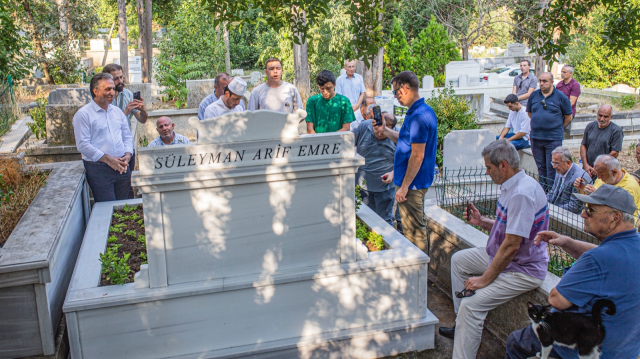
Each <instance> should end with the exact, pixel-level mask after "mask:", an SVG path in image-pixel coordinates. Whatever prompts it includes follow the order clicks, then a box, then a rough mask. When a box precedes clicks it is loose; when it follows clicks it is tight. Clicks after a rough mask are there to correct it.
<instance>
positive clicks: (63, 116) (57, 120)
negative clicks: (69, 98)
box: [46, 104, 84, 146]
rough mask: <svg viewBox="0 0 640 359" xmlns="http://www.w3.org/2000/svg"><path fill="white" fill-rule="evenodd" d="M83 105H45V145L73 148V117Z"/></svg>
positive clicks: (74, 141)
mask: <svg viewBox="0 0 640 359" xmlns="http://www.w3.org/2000/svg"><path fill="white" fill-rule="evenodd" d="M82 106H84V104H76V105H71V104H69V105H47V106H46V122H47V145H48V146H75V144H76V140H75V136H74V133H73V116H74V115H75V114H76V112H78V110H79V109H80V108H81V107H82Z"/></svg>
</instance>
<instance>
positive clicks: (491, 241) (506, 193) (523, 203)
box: [439, 140, 549, 359]
mask: <svg viewBox="0 0 640 359" xmlns="http://www.w3.org/2000/svg"><path fill="white" fill-rule="evenodd" d="M482 156H483V157H484V162H485V166H486V167H487V174H488V175H489V176H490V177H491V179H492V180H493V182H494V183H495V184H498V185H500V197H499V198H498V202H497V205H496V219H495V220H494V219H489V218H484V217H482V216H481V215H480V212H479V211H478V210H477V209H476V208H475V207H474V206H473V204H471V203H470V204H469V205H468V207H467V210H466V211H465V212H464V217H465V219H466V220H467V222H469V224H472V225H474V226H478V227H481V228H482V229H484V230H485V231H490V234H489V238H488V240H487V244H486V247H484V248H483V247H475V248H470V249H464V250H461V251H458V252H457V253H455V254H454V255H453V257H452V258H451V290H452V292H453V294H454V295H453V307H454V310H455V311H456V314H457V317H456V325H455V326H454V327H453V328H444V327H441V328H440V329H439V332H440V334H441V335H443V336H445V337H448V338H453V339H454V342H453V355H452V357H453V358H456V359H461V358H475V357H476V352H477V351H478V347H479V346H480V338H481V337H482V326H483V323H484V319H485V318H486V316H487V313H488V312H489V311H490V310H491V309H494V308H496V307H497V306H499V305H500V304H502V303H505V302H507V301H509V300H511V299H512V298H514V297H516V296H518V295H520V294H522V293H525V292H528V291H530V290H532V289H535V288H537V287H539V286H540V284H542V281H543V280H544V279H545V277H546V275H547V264H548V262H549V255H548V254H547V247H546V245H545V244H544V243H541V244H539V245H535V243H534V239H535V237H536V235H537V234H538V232H540V231H546V230H547V229H548V228H549V209H548V207H547V197H546V196H545V193H544V191H543V190H542V187H541V186H540V184H539V183H538V182H537V181H536V180H535V179H533V178H531V177H529V176H527V175H526V174H525V173H524V171H523V170H521V169H520V158H519V156H518V151H517V150H516V148H515V147H514V146H513V144H511V143H509V142H508V141H505V140H498V141H496V142H493V143H491V144H490V145H488V146H487V147H485V148H484V149H483V150H482Z"/></svg>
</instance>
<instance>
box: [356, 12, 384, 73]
mask: <svg viewBox="0 0 640 359" xmlns="http://www.w3.org/2000/svg"><path fill="white" fill-rule="evenodd" d="M387 2H388V0H387ZM347 3H348V4H349V5H348V7H347V12H346V13H347V15H349V16H351V26H350V30H351V33H352V34H353V36H352V37H351V47H352V48H353V49H354V50H355V53H356V54H357V55H358V57H362V60H363V61H364V63H365V65H366V66H367V67H369V66H370V62H371V61H372V60H373V56H375V55H376V54H377V53H378V48H379V47H380V46H383V44H384V37H385V36H384V35H385V34H384V27H383V24H382V23H381V22H380V19H381V17H382V15H383V14H384V12H385V10H384V4H385V1H384V0H369V1H366V2H362V1H349V2H347Z"/></svg>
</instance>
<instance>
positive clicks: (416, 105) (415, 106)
mask: <svg viewBox="0 0 640 359" xmlns="http://www.w3.org/2000/svg"><path fill="white" fill-rule="evenodd" d="M422 104H424V97H420V99H419V100H418V101H416V102H414V103H413V105H411V107H409V109H408V110H407V115H410V114H412V113H413V111H415V110H417V109H418V107H420V105H422Z"/></svg>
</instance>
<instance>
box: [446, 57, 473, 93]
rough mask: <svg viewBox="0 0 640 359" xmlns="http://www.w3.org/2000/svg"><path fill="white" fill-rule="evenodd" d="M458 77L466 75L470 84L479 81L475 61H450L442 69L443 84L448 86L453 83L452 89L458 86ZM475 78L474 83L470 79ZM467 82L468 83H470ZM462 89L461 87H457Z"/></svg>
mask: <svg viewBox="0 0 640 359" xmlns="http://www.w3.org/2000/svg"><path fill="white" fill-rule="evenodd" d="M460 75H467V76H468V79H469V80H471V81H470V82H476V81H479V79H480V64H479V63H477V62H475V61H451V62H449V63H448V64H447V65H445V67H444V76H445V78H444V83H445V85H449V83H450V82H453V85H454V87H455V86H456V85H457V84H458V80H459V78H460ZM474 78H475V81H473V80H472V79H474ZM470 82H468V83H470ZM459 87H462V86H459Z"/></svg>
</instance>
